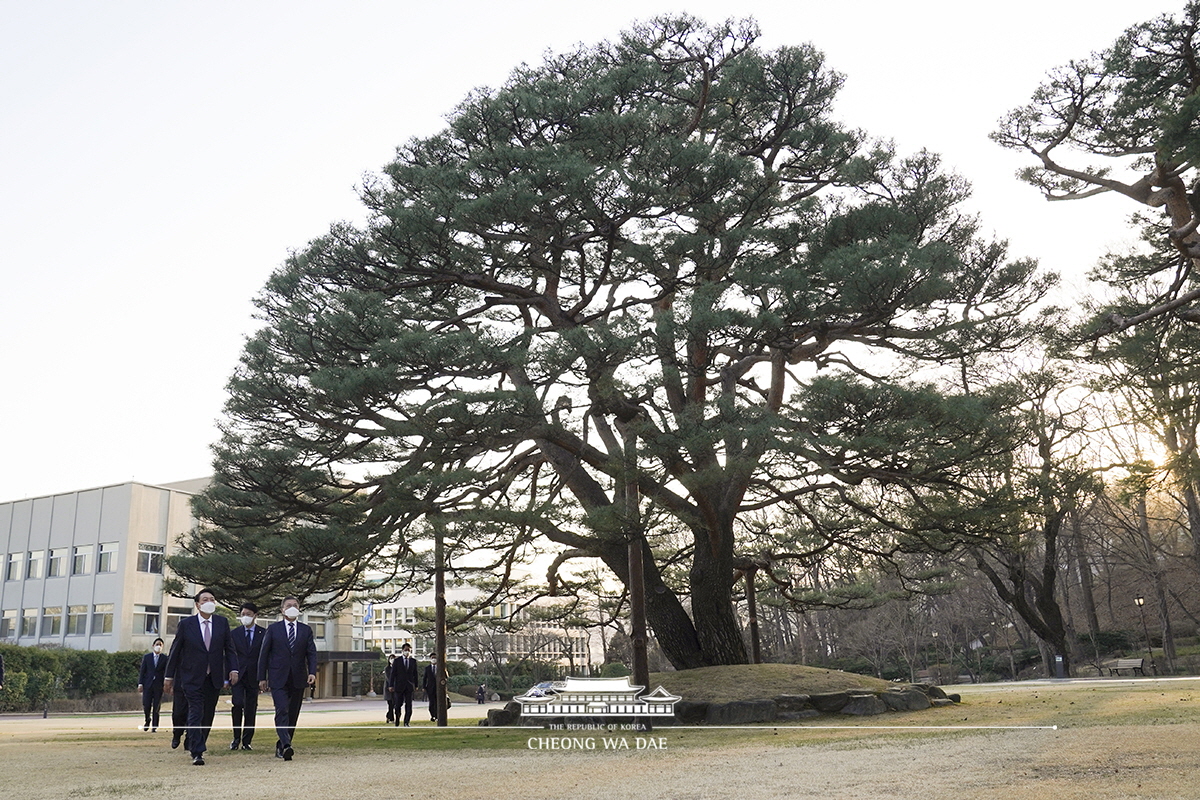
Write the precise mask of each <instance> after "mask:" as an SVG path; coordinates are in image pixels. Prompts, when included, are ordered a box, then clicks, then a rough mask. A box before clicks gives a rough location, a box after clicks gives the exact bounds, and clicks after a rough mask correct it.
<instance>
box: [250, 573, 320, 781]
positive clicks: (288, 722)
mask: <svg viewBox="0 0 1200 800" xmlns="http://www.w3.org/2000/svg"><path fill="white" fill-rule="evenodd" d="M280 610H281V611H282V612H283V617H284V618H283V619H281V620H280V621H278V622H273V623H271V624H270V625H269V626H268V627H267V632H266V634H265V635H264V636H263V644H262V652H261V653H259V656H258V678H259V684H258V685H259V690H260V691H263V692H265V691H266V690H267V687H268V686H270V688H271V699H272V700H273V701H274V703H275V732H276V733H277V734H278V736H279V739H278V740H277V741H276V742H275V757H276V758H282V759H283V760H284V761H291V760H292V756H293V755H295V750H294V748H293V747H292V736H293V735H294V734H295V733H296V722H297V721H298V720H299V719H300V706H301V705H302V704H303V703H304V689H305V687H307V686H316V684H317V642H316V639H314V638H313V632H312V628H310V627H308V626H307V625H305V624H304V623H303V622H297V620H296V618H297V617H299V616H300V601H299V600H297V599H296V598H295V597H285V598H284V600H283V604H282V606H281V608H280Z"/></svg>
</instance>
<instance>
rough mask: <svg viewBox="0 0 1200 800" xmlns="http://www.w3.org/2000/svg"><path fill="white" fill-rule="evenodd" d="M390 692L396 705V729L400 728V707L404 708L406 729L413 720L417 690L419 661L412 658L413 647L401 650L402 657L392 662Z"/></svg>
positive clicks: (389, 681)
mask: <svg viewBox="0 0 1200 800" xmlns="http://www.w3.org/2000/svg"><path fill="white" fill-rule="evenodd" d="M388 677H389V680H388V691H389V692H391V693H392V696H393V697H394V698H396V699H395V701H394V702H395V703H396V727H399V726H400V707H401V706H404V727H406V728H407V727H408V721H409V720H410V719H412V704H413V691H414V690H415V689H416V688H417V660H416V659H415V658H413V657H412V645H409V644H405V645H404V646H403V647H401V648H400V657H399V658H397V659H396V660H395V661H393V662H392V671H391V674H390V675H389V676H388Z"/></svg>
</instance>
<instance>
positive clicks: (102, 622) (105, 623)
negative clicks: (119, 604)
mask: <svg viewBox="0 0 1200 800" xmlns="http://www.w3.org/2000/svg"><path fill="white" fill-rule="evenodd" d="M112 628H113V604H112V603H96V605H94V606H92V636H99V635H100V634H102V633H112Z"/></svg>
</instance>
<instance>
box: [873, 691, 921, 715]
mask: <svg viewBox="0 0 1200 800" xmlns="http://www.w3.org/2000/svg"><path fill="white" fill-rule="evenodd" d="M879 698H880V699H881V700H883V702H884V703H886V704H887V707H888V708H890V709H891V710H892V711H923V710H925V709H927V708H929V706H930V703H929V697H928V696H926V694H925V693H924V692H921V691H918V690H916V689H900V690H895V689H890V690H888V691H886V692H883V693H881V694H880V695H879Z"/></svg>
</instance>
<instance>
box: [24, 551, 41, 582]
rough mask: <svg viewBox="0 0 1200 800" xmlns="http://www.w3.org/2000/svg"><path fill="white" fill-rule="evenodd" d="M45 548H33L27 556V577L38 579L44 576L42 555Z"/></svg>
mask: <svg viewBox="0 0 1200 800" xmlns="http://www.w3.org/2000/svg"><path fill="white" fill-rule="evenodd" d="M44 554H45V551H44V550H31V551H30V552H29V553H28V554H27V555H26V557H25V577H26V578H29V579H31V580H37V579H38V578H40V577H42V556H43V555H44Z"/></svg>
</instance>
